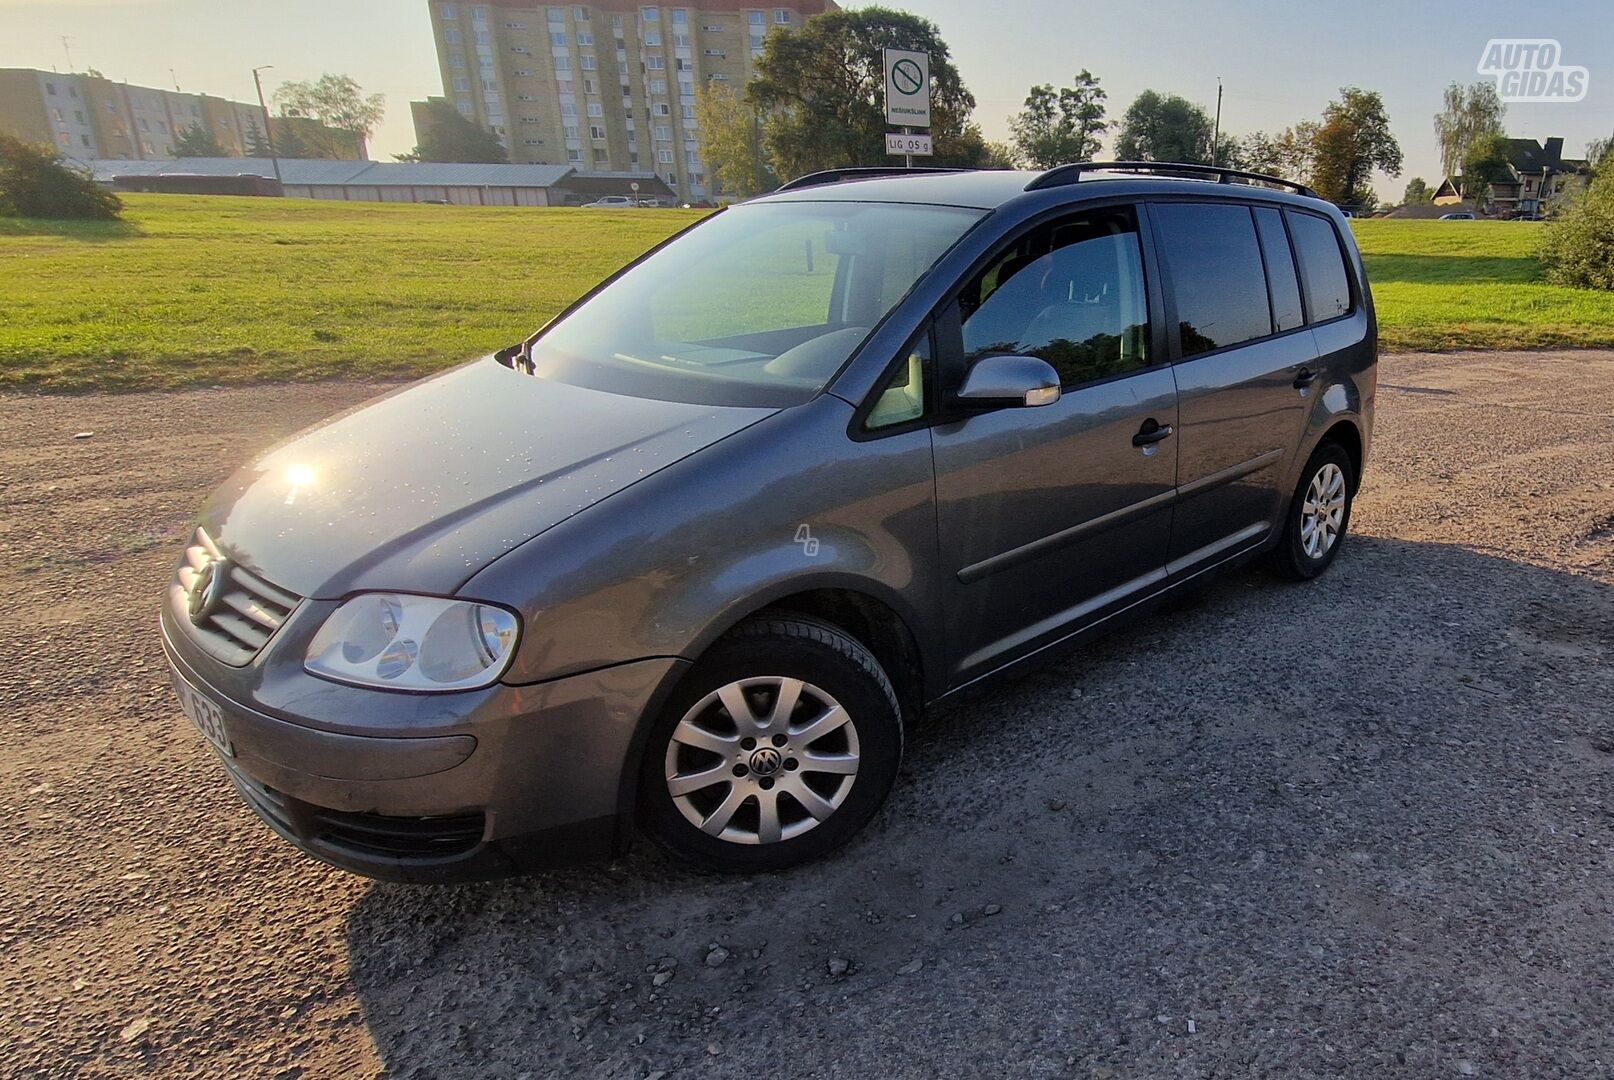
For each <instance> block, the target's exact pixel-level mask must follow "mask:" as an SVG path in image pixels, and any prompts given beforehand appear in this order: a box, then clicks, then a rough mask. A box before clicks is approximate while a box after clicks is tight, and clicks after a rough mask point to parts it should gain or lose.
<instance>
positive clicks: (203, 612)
mask: <svg viewBox="0 0 1614 1080" xmlns="http://www.w3.org/2000/svg"><path fill="white" fill-rule="evenodd" d="M224 569H225V567H224V560H223V559H209V560H207V562H205V563H203V564H202V568H201V569H200V570H198V571H196V578H195V580H193V581H192V582H191V591H190V594H189V596H187V597H186V601H185V609H186V611H188V612H189V613H190V617H191V622H193V623H195V624H196V625H197V626H201V625H202V624H203V623H205V622H206V621H207V619H208V616H210V615H212V614H213V612H214V611H215V610H217V608H218V606H219V598H220V597H221V596H223V595H224V581H225V578H226V577H227V576H228V575H226V574H225V572H224Z"/></svg>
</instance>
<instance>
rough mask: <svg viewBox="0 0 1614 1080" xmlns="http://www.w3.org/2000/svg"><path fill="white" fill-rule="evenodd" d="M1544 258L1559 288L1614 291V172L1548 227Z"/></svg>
mask: <svg viewBox="0 0 1614 1080" xmlns="http://www.w3.org/2000/svg"><path fill="white" fill-rule="evenodd" d="M1540 256H1541V263H1542V265H1543V266H1544V267H1546V271H1547V280H1548V281H1551V282H1552V283H1553V284H1555V285H1573V286H1575V287H1576V288H1581V289H1609V290H1614V169H1603V170H1602V171H1601V172H1600V173H1599V174H1598V176H1597V178H1596V179H1595V180H1593V181H1592V185H1591V187H1590V188H1588V189H1587V190H1586V192H1585V193H1584V194H1583V195H1581V197H1580V198H1578V199H1576V200H1575V202H1574V204H1573V205H1572V206H1570V207H1569V209H1568V210H1566V211H1564V213H1563V215H1562V216H1561V217H1559V218H1558V219H1557V220H1556V221H1554V222H1552V223H1551V224H1550V225H1548V226H1547V230H1546V236H1545V238H1544V239H1543V241H1542V244H1541V251H1540Z"/></svg>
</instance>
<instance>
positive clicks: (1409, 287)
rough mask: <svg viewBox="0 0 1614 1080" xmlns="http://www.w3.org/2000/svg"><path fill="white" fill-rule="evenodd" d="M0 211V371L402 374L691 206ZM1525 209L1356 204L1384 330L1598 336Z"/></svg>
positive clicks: (1586, 299)
mask: <svg viewBox="0 0 1614 1080" xmlns="http://www.w3.org/2000/svg"><path fill="white" fill-rule="evenodd" d="M127 201H128V204H129V209H128V212H127V214H126V220H125V221H123V222H121V223H108V224H90V223H65V224H64V223H51V222H37V221H17V220H6V219H0V386H8V387H38V388H45V389H61V390H68V389H89V388H127V387H157V386H180V385H186V384H196V383H203V384H206V383H216V382H247V381H255V380H262V379H305V378H318V377H324V376H332V375H344V374H366V375H412V374H420V373H424V372H428V371H432V370H435V369H437V368H441V367H443V366H445V365H448V364H453V363H457V362H459V361H461V360H464V359H467V358H469V357H472V356H476V355H478V354H480V353H484V352H488V351H490V350H492V349H494V348H497V347H499V346H502V345H506V344H509V343H510V342H512V341H515V340H517V339H518V338H520V337H522V336H524V335H525V334H527V333H528V332H530V331H531V330H533V329H534V328H536V327H537V326H539V325H541V324H542V323H543V322H544V320H546V319H548V318H549V317H550V316H551V315H553V314H554V313H555V312H556V311H558V310H560V308H562V307H563V306H564V305H565V304H566V303H567V302H568V301H570V300H571V299H572V298H573V297H575V296H576V295H578V294H579V293H581V292H583V291H584V290H585V289H587V288H588V287H589V286H591V285H593V284H594V283H595V282H596V281H598V280H599V279H600V278H601V277H603V276H605V275H606V274H607V273H609V272H610V271H612V270H614V269H616V268H617V267H618V266H620V265H622V264H623V263H624V262H626V261H627V260H629V259H631V258H632V257H633V256H635V255H637V254H638V253H639V252H641V251H643V250H644V249H645V248H647V247H649V246H651V245H652V244H654V243H656V242H657V241H658V240H660V239H662V238H663V237H665V236H666V235H668V234H669V233H671V232H673V231H675V230H676V229H679V228H681V227H683V226H684V225H686V224H688V223H689V222H691V221H693V220H695V219H696V218H697V217H698V216H699V212H698V211H679V210H625V211H624V210H617V211H611V210H601V211H593V210H574V209H517V208H511V209H492V208H469V207H466V208H461V207H452V206H412V205H403V206H392V205H382V204H375V203H352V204H349V203H336V202H310V201H302V200H293V199H230V198H192V197H184V196H173V195H133V196H128V197H127ZM1539 228H1540V226H1538V225H1534V224H1530V223H1524V222H1495V223H1493V222H1449V221H1447V222H1436V221H1362V222H1357V223H1356V231H1357V236H1358V237H1359V238H1360V241H1361V244H1362V248H1363V251H1364V252H1365V253H1366V256H1367V262H1368V273H1369V275H1370V277H1371V279H1372V282H1373V291H1374V295H1375V297H1376V298H1377V301H1378V310H1379V319H1380V331H1381V334H1382V337H1383V341H1384V343H1385V345H1386V346H1388V347H1391V348H1399V349H1452V348H1501V347H1519V346H1531V345H1543V346H1544V345H1602V346H1609V345H1614V293H1599V292H1588V291H1582V290H1576V289H1565V288H1560V287H1557V286H1553V285H1547V284H1544V283H1542V282H1541V281H1540V280H1539V274H1538V270H1537V267H1536V264H1535V261H1534V259H1533V258H1532V257H1531V254H1530V253H1531V250H1532V248H1533V246H1534V243H1535V239H1536V236H1537V235H1538V234H1537V230H1538V229H1539Z"/></svg>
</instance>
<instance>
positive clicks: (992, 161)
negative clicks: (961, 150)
mask: <svg viewBox="0 0 1614 1080" xmlns="http://www.w3.org/2000/svg"><path fill="white" fill-rule="evenodd" d="M985 147H986V164H984V165H982V166H981V168H983V169H1018V168H1020V167H1021V166H1022V165H1023V164H1024V163H1023V162H1022V161H1021V160H1020V154H1019V152H1018V151H1017V150H1015V148H1014V147H1013V146H1011V145H1010V144H1008V143H1005V142H996V141H994V140H988V141H987V142H986V144H985Z"/></svg>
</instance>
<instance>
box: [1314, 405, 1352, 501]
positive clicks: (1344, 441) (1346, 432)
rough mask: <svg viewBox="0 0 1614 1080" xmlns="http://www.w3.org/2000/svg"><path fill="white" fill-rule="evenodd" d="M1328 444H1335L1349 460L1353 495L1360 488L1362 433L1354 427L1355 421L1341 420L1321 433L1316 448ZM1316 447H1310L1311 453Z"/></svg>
mask: <svg viewBox="0 0 1614 1080" xmlns="http://www.w3.org/2000/svg"><path fill="white" fill-rule="evenodd" d="M1330 442H1331V443H1336V444H1337V445H1338V446H1339V447H1340V448H1341V449H1342V450H1344V451H1345V453H1346V455H1347V456H1349V457H1350V459H1351V491H1352V493H1353V494H1354V493H1355V492H1356V491H1357V490H1358V489H1359V488H1361V486H1362V431H1361V429H1360V428H1358V427H1357V426H1356V421H1355V420H1352V419H1349V418H1342V419H1340V420H1337V421H1335V422H1334V424H1333V425H1332V426H1330V427H1329V428H1328V430H1327V431H1324V432H1323V435H1322V438H1320V439H1318V440H1317V446H1322V445H1323V444H1324V443H1330ZM1317 446H1314V447H1312V453H1316V452H1317Z"/></svg>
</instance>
